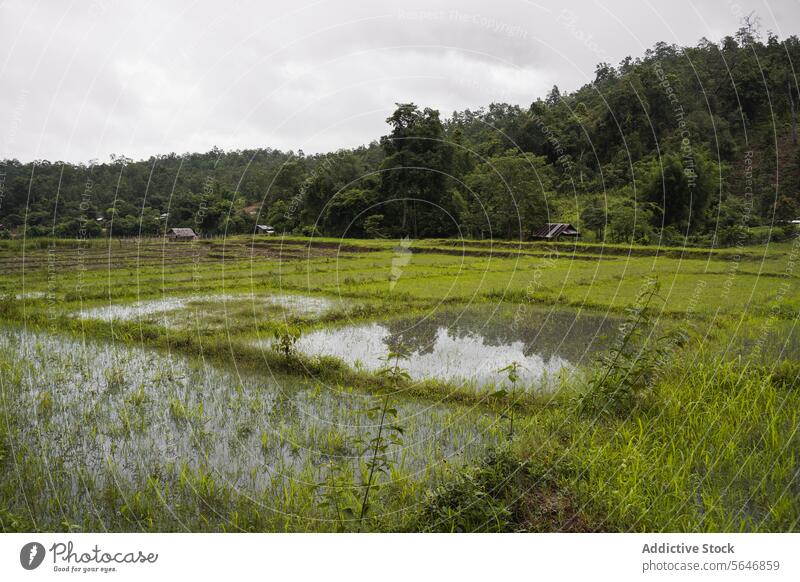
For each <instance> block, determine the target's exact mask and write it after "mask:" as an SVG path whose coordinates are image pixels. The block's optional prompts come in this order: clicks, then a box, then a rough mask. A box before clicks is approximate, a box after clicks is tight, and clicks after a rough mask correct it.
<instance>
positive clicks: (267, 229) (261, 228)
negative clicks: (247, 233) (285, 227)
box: [256, 224, 275, 236]
mask: <svg viewBox="0 0 800 582" xmlns="http://www.w3.org/2000/svg"><path fill="white" fill-rule="evenodd" d="M256 234H266V235H268V236H271V235H273V234H275V229H274V228H272V227H271V226H270V225H268V224H257V225H256Z"/></svg>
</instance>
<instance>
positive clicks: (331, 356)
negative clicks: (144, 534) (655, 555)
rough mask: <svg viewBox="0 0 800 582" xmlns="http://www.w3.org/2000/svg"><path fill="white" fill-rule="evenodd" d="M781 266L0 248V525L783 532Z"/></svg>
mask: <svg viewBox="0 0 800 582" xmlns="http://www.w3.org/2000/svg"><path fill="white" fill-rule="evenodd" d="M799 254H800V240H798V239H794V240H793V241H790V242H786V243H780V244H769V245H761V246H752V247H739V248H723V249H701V248H663V247H660V248H659V247H654V246H650V247H644V246H643V247H637V246H615V245H601V244H582V243H540V242H537V243H520V242H516V243H515V242H497V241H460V240H459V241H456V240H419V241H408V240H405V241H390V240H369V241H367V240H338V239H319V238H314V239H307V238H291V237H290V238H282V237H264V238H256V239H254V238H252V237H233V238H228V239H216V240H199V241H193V242H187V243H166V242H164V241H162V240H160V239H132V240H116V239H115V240H92V241H88V240H65V239H31V240H27V241H19V240H17V241H0V465H2V471H0V497H1V498H2V503H0V528H2V530H4V531H19V530H21V531H31V530H35V531H281V532H282V531H796V530H798V529H800V524H799V520H800V435H798V429H800V386H799V385H798V374H799V373H800V364H798V359H799V358H800V342H798V330H797V328H796V325H797V318H798V314H799V313H800V311H799V310H800V284H798V276H800V272H798V256H799Z"/></svg>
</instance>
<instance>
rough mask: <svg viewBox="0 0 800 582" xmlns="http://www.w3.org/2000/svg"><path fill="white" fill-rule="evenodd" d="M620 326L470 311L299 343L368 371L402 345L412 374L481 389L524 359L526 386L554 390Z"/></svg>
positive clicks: (600, 320)
mask: <svg viewBox="0 0 800 582" xmlns="http://www.w3.org/2000/svg"><path fill="white" fill-rule="evenodd" d="M618 324H619V322H618V321H617V320H614V319H611V318H608V317H604V316H600V315H588V314H578V313H577V312H570V311H528V312H526V313H523V314H521V313H520V312H519V311H514V310H511V309H498V308H496V307H492V308H470V309H468V310H464V311H442V312H439V313H437V314H434V315H427V316H421V317H417V318H400V319H393V320H389V321H385V322H374V323H366V324H361V325H352V326H347V327H339V328H328V329H321V330H317V331H314V332H311V333H309V334H306V335H304V336H303V337H301V338H300V340H299V341H298V344H297V348H298V349H299V350H300V351H302V352H304V353H306V354H309V355H330V356H335V357H338V358H340V359H342V360H344V361H345V362H346V363H348V364H349V365H351V366H353V367H355V368H363V369H367V370H378V369H380V368H382V367H383V366H385V365H386V362H385V361H384V359H383V358H385V356H386V354H387V353H388V352H390V351H398V350H403V351H405V352H407V353H408V354H409V358H408V360H407V361H405V362H403V366H404V367H405V368H406V369H407V370H408V372H409V374H410V375H411V377H412V378H414V379H417V380H423V379H426V378H438V379H442V380H446V381H449V382H453V383H456V384H464V385H473V386H477V387H486V386H491V385H497V384H499V383H500V382H501V381H502V380H503V374H500V373H498V370H500V369H502V368H504V367H506V366H508V365H509V364H511V363H512V362H517V363H519V364H521V365H522V369H521V372H520V381H521V383H522V384H524V385H526V386H528V387H534V388H536V387H538V388H548V387H552V385H553V384H554V383H555V382H556V381H557V379H558V378H559V377H560V376H563V375H565V374H569V373H570V372H571V371H573V370H575V369H576V368H577V367H579V366H581V365H583V364H587V363H589V361H590V360H591V358H592V356H593V354H594V353H595V352H596V351H597V350H601V349H605V348H606V347H607V346H608V344H609V341H608V337H609V336H611V335H612V334H613V333H614V332H615V331H616V327H617V325H618Z"/></svg>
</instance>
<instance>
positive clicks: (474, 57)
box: [0, 0, 800, 162]
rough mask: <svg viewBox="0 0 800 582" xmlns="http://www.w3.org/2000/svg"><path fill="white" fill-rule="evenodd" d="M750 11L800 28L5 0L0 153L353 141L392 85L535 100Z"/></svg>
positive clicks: (461, 9) (379, 116) (501, 6)
mask: <svg viewBox="0 0 800 582" xmlns="http://www.w3.org/2000/svg"><path fill="white" fill-rule="evenodd" d="M751 11H755V12H756V14H757V15H758V16H759V17H760V19H761V24H762V28H763V30H764V31H767V30H771V31H774V32H775V33H776V34H778V36H779V37H781V38H784V37H785V36H788V35H791V34H796V33H798V30H797V28H798V25H800V3H798V1H797V0H772V1H769V2H765V1H756V0H753V1H751V0H738V1H736V2H728V1H726V0H718V1H711V0H700V1H697V0H695V1H686V2H684V1H682V0H673V1H670V2H657V1H654V0H643V1H641V2H637V1H627V2H623V1H619V0H613V1H612V0H606V1H603V2H591V1H584V2H577V1H573V0H559V1H558V2H552V1H549V0H548V1H541V2H529V1H526V0H491V1H488V0H480V1H476V0H462V1H458V2H456V1H454V0H451V1H448V2H443V1H437V0H424V1H420V0H403V1H402V2H384V1H382V0H372V1H366V0H365V1H361V0H328V1H307V0H296V1H293V2H277V1H274V0H268V1H263V0H262V1H260V2H259V1H248V0H228V1H223V2H206V1H198V2H166V1H152V2H146V1H138V2H136V1H130V2H121V1H114V0H93V1H86V2H68V1H64V0H47V1H43V2H36V1H34V0H14V1H5V2H3V1H2V0H0V123H1V124H2V125H0V136H1V137H0V159H2V158H17V159H20V160H23V161H29V160H32V159H49V160H66V161H73V162H86V161H89V160H91V159H97V160H100V161H107V160H108V158H109V154H112V153H116V154H125V155H127V156H129V157H132V158H134V159H139V158H146V157H149V156H150V155H152V154H160V153H169V152H177V153H183V152H187V151H207V150H209V149H211V147H213V146H215V145H216V146H219V147H221V148H223V149H239V148H252V147H273V148H280V149H285V150H288V149H293V150H298V149H302V150H304V151H305V152H307V153H310V152H319V151H330V150H335V149H337V148H339V147H350V146H356V145H359V144H362V143H368V142H369V141H371V140H372V139H376V138H378V137H379V136H380V135H381V134H383V133H385V132H386V125H385V123H384V120H385V118H386V117H387V116H388V115H389V114H390V113H391V111H392V110H393V107H394V103H395V102H405V101H414V102H415V103H417V104H418V105H421V106H428V107H434V108H437V109H439V110H440V111H441V112H442V114H443V115H449V114H450V113H451V112H452V111H454V110H461V109H465V108H473V109H474V108H478V107H480V106H483V105H487V104H488V103H490V102H492V101H505V102H510V103H516V104H521V105H524V106H527V105H529V104H530V103H531V101H533V100H534V99H535V98H536V97H539V96H544V94H545V93H546V92H547V91H548V90H549V89H550V87H552V85H553V84H558V86H559V87H561V88H562V90H563V89H567V90H573V89H576V88H577V87H579V86H580V85H582V84H584V83H586V82H588V81H590V80H591V79H592V78H593V72H594V68H595V64H596V63H597V62H599V61H609V62H611V63H613V64H617V63H618V62H619V61H620V60H621V59H622V58H623V57H624V56H626V55H632V56H640V55H642V54H643V53H644V51H645V50H646V49H647V48H649V47H651V46H652V45H653V44H654V43H655V42H657V41H659V40H663V41H666V42H670V43H677V44H681V45H685V44H692V45H693V44H696V43H697V41H698V40H699V39H700V38H701V37H704V36H705V37H707V38H708V39H709V40H713V41H717V40H719V39H720V38H722V37H723V36H725V35H726V34H732V33H733V32H735V30H736V29H737V28H738V26H739V21H740V19H741V17H742V16H743V15H745V14H748V13H750V12H751Z"/></svg>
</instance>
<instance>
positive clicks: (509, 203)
mask: <svg viewBox="0 0 800 582" xmlns="http://www.w3.org/2000/svg"><path fill="white" fill-rule="evenodd" d="M793 63H795V64H797V63H800V41H798V38H797V37H796V36H791V37H789V38H787V39H785V40H783V41H780V40H779V39H778V38H777V37H775V36H774V35H772V34H767V35H766V38H762V36H761V34H760V32H759V30H758V28H757V26H754V25H753V23H752V21H747V22H745V24H744V26H743V27H742V28H741V29H740V30H739V31H738V32H737V33H736V34H735V35H734V36H729V37H726V38H724V39H723V40H722V41H721V42H719V43H712V42H709V41H707V40H705V39H703V40H702V41H701V42H700V43H699V44H698V45H697V46H695V47H686V48H679V47H677V46H675V45H669V44H666V43H658V44H656V45H655V46H654V47H653V48H652V49H650V50H648V51H646V53H645V55H644V57H643V58H637V59H633V58H630V57H627V58H625V59H624V60H623V61H622V62H621V63H619V65H618V66H616V67H614V66H612V65H610V64H608V63H600V64H599V65H598V66H597V69H596V72H595V79H594V81H593V82H592V83H589V84H587V85H585V86H583V87H581V88H580V89H578V90H577V91H575V92H573V93H562V92H561V91H559V89H558V87H553V88H552V90H551V91H550V92H549V93H548V94H547V96H546V97H545V98H544V99H541V98H540V99H537V100H536V101H534V102H533V103H532V104H531V105H530V106H529V107H526V108H523V107H519V106H517V105H508V104H503V103H493V104H491V105H489V106H488V107H487V108H485V109H483V108H482V109H479V110H477V111H470V110H465V111H462V112H454V113H453V114H452V115H451V116H450V117H448V118H446V119H442V117H441V116H440V113H439V112H438V111H436V110H433V109H427V108H425V109H421V108H419V107H417V106H416V105H414V104H413V103H405V104H398V105H397V109H396V111H395V112H394V113H393V114H392V116H391V117H389V118H388V119H387V122H388V124H389V131H388V133H387V135H385V136H383V137H382V138H381V139H380V140H379V141H374V142H372V143H371V144H369V145H368V146H363V147H360V148H356V149H351V150H339V151H337V152H334V153H330V154H324V155H322V154H320V155H313V156H307V155H304V154H303V152H302V151H299V152H291V151H289V152H282V151H278V150H272V149H258V150H239V151H227V152H226V151H222V150H219V149H213V150H212V151H210V152H208V153H203V154H187V155H178V154H174V153H173V154H168V155H163V156H158V157H151V158H150V159H148V160H141V161H133V160H130V159H128V158H125V157H124V156H112V158H111V161H110V162H109V163H102V164H86V165H83V164H79V165H75V164H69V163H63V162H46V161H38V162H35V163H26V164H22V163H20V162H18V161H16V160H7V161H5V162H2V165H0V173H2V175H0V180H1V182H0V185H1V186H2V189H0V223H1V224H2V225H3V227H2V228H0V236H6V237H8V236H18V235H21V234H22V233H23V231H24V232H25V233H26V235H27V236H45V235H47V236H63V237H83V236H86V237H95V236H135V235H156V234H158V233H160V232H163V231H164V230H165V229H166V228H169V227H177V226H181V227H182V226H189V227H193V228H195V229H196V230H197V231H198V232H200V233H203V234H206V235H212V234H223V233H228V234H234V233H248V232H253V229H254V226H255V224H256V223H259V224H270V225H272V226H274V227H275V228H276V230H277V231H278V232H293V233H296V234H312V233H319V234H324V235H331V236H342V235H344V236H354V237H402V236H406V235H409V236H412V237H426V236H436V237H450V236H465V237H471V238H486V237H495V238H518V237H521V238H528V237H529V236H530V234H531V233H532V232H533V231H534V230H536V229H537V228H538V227H539V226H540V225H541V224H542V223H544V222H556V221H564V222H572V223H573V224H575V226H577V227H578V228H579V229H580V230H581V232H582V235H583V236H584V237H586V238H589V239H597V240H601V239H603V240H608V241H612V242H626V241H636V242H652V241H656V240H659V241H661V242H662V243H668V244H676V243H679V242H681V241H682V240H684V237H685V236H688V237H689V239H688V240H689V241H690V242H697V243H703V244H707V243H712V242H713V243H716V244H735V243H736V242H737V241H742V240H744V238H746V236H747V233H748V232H751V231H752V230H753V229H754V228H755V227H759V226H761V227H763V226H765V225H773V224H778V223H780V222H782V221H788V220H791V219H795V218H797V217H798V214H800V194H799V192H798V191H799V190H800V149H799V148H798V145H797V108H798V107H799V106H800V102H799V101H800V100H799V98H798V81H797V79H796V77H795V73H794V70H793ZM756 230H757V228H756ZM780 232H781V231H780V229H779V230H776V231H775V234H778V235H780Z"/></svg>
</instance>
